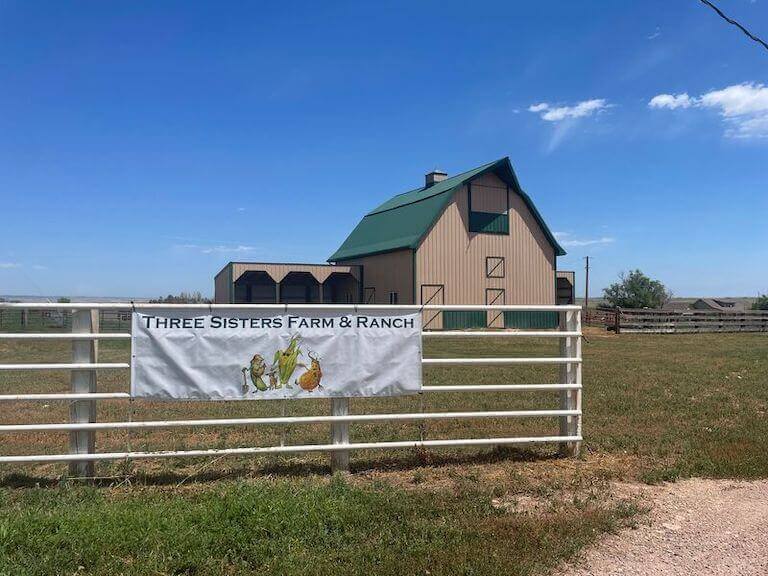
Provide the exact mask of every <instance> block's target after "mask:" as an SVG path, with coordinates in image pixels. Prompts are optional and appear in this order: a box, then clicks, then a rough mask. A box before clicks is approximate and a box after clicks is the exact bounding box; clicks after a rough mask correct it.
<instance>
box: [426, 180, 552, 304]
mask: <svg viewBox="0 0 768 576" xmlns="http://www.w3.org/2000/svg"><path fill="white" fill-rule="evenodd" d="M479 180H480V181H479V182H478V184H480V185H479V186H475V184H473V185H472V202H473V209H479V208H478V205H479V206H486V207H490V206H491V205H492V204H491V203H494V204H495V203H496V202H497V201H498V194H499V190H501V189H502V188H503V190H504V192H505V193H506V189H507V188H506V184H504V183H503V182H502V181H501V180H499V179H498V178H497V177H496V176H495V175H493V174H487V175H484V176H483V178H482V179H479ZM493 188H495V190H493ZM489 190H490V193H491V194H492V195H493V197H492V198H491V199H490V200H488V199H486V198H482V196H483V195H484V192H488V191H489ZM478 203H479V204H478ZM509 205H510V214H509V218H510V222H509V229H510V233H509V235H501V234H476V233H469V231H468V230H469V229H468V218H469V211H468V206H467V190H466V187H462V189H461V190H460V191H459V192H457V194H456V195H455V196H454V199H453V201H452V202H451V203H450V204H449V205H448V206H447V207H446V209H445V211H444V212H443V214H442V216H441V217H440V218H439V219H438V221H437V222H435V224H434V225H433V227H432V229H431V230H430V232H429V234H428V235H427V236H426V237H425V238H424V240H423V241H422V243H421V245H420V246H419V248H418V250H417V252H416V270H417V291H418V290H420V286H421V285H422V284H444V285H445V296H444V302H445V304H484V303H485V297H486V292H485V291H486V288H503V289H504V291H505V292H504V301H505V303H506V304H554V301H555V274H554V271H555V252H554V248H553V247H552V246H551V245H550V243H549V242H548V241H547V239H546V237H545V236H544V233H543V232H542V231H541V228H540V227H539V225H538V223H537V222H536V220H535V218H534V217H533V215H532V214H531V213H530V211H529V210H528V208H527V206H526V205H525V203H524V202H523V199H522V198H521V197H520V196H518V195H517V194H515V193H514V192H510V195H509ZM489 211H490V210H489ZM488 256H502V257H504V259H505V277H504V278H486V273H485V272H486V270H485V259H486V257H488Z"/></svg>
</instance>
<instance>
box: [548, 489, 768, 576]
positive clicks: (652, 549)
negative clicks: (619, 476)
mask: <svg viewBox="0 0 768 576" xmlns="http://www.w3.org/2000/svg"><path fill="white" fill-rule="evenodd" d="M643 493H644V495H645V497H646V498H647V502H648V504H649V505H650V506H652V509H651V512H650V514H649V516H648V517H647V518H645V519H642V520H641V521H640V524H639V526H638V528H637V529H630V530H624V531H622V532H621V533H620V534H616V535H612V536H608V537H606V538H604V539H603V540H601V541H600V542H599V543H598V544H597V545H596V546H594V547H593V548H591V549H589V550H588V551H587V552H586V553H585V554H584V555H583V556H582V557H581V558H580V559H579V560H577V561H576V562H575V563H572V564H570V565H567V566H563V567H561V569H560V571H559V572H558V574H561V575H563V576H564V575H565V574H568V575H571V576H572V575H581V576H584V575H587V574H588V575H592V576H609V575H610V576H614V575H621V576H635V575H638V576H640V575H642V576H656V575H658V576H673V575H674V576H677V575H685V576H690V575H691V574H696V576H721V575H722V576H735V575H742V574H743V575H749V576H758V575H766V574H768V481H757V482H737V481H731V480H701V479H692V480H685V481H681V482H677V483H672V484H666V485H664V486H660V487H651V488H648V489H645V490H643Z"/></svg>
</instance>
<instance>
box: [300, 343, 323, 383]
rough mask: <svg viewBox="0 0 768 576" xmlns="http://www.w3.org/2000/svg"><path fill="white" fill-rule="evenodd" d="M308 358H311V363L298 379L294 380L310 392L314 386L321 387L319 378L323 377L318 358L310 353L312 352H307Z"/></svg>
mask: <svg viewBox="0 0 768 576" xmlns="http://www.w3.org/2000/svg"><path fill="white" fill-rule="evenodd" d="M307 355H308V356H309V359H310V360H312V365H311V366H310V367H309V369H308V370H307V371H306V372H304V374H302V375H301V376H299V379H298V380H296V384H298V385H299V386H300V387H301V389H302V390H305V391H307V392H312V391H313V390H314V389H315V388H322V386H320V380H322V378H323V371H322V369H321V368H320V359H319V358H317V357H316V356H313V355H312V352H308V353H307Z"/></svg>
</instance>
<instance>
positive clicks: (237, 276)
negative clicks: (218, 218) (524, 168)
mask: <svg viewBox="0 0 768 576" xmlns="http://www.w3.org/2000/svg"><path fill="white" fill-rule="evenodd" d="M564 254H565V251H564V250H563V249H562V247H561V246H560V245H559V244H558V242H557V240H556V239H555V237H554V235H553V234H552V232H551V231H550V229H549V227H548V226H547V224H546V223H545V222H544V219H543V218H542V217H541V214H540V213H539V211H538V210H537V209H536V206H534V204H533V201H532V200H531V198H530V197H529V196H528V195H527V194H526V193H525V192H524V191H523V189H522V188H521V187H520V184H519V182H518V180H517V177H516V175H515V172H514V170H513V168H512V164H511V162H510V161H509V158H506V157H505V158H502V159H500V160H496V161H494V162H490V163H488V164H484V165H482V166H479V167H477V168H474V169H472V170H469V171H467V172H463V173H461V174H457V175H455V176H448V174H446V173H445V172H441V171H432V172H429V173H428V174H426V176H425V181H424V183H423V185H421V186H419V187H418V188H416V189H415V190H411V191H409V192H405V193H402V194H398V195H397V196H394V197H392V198H390V199H389V200H387V201H386V202H384V203H383V204H381V205H380V206H378V207H376V208H374V209H373V210H372V211H370V212H369V213H368V214H366V215H365V216H364V217H363V218H362V220H361V221H360V222H359V223H358V225H357V226H356V227H355V228H354V230H352V232H351V233H350V234H349V236H348V237H347V239H346V240H345V241H344V242H343V243H342V245H341V246H340V247H339V248H338V250H336V252H334V253H333V254H332V255H331V256H330V257H329V258H328V264H276V263H256V262H230V263H229V264H227V265H226V266H225V267H224V268H223V269H222V270H221V271H220V272H219V273H218V274H217V275H216V278H215V301H216V302H221V303H273V302H279V303H283V302H285V303H328V302H331V303H369V304H459V305H461V304H555V303H567V301H571V302H572V300H573V274H572V273H570V274H568V273H562V272H561V273H559V274H558V273H557V257H558V256H562V255H564ZM569 287H570V293H569V292H568V289H569ZM427 321H428V323H429V325H428V326H426V327H428V328H474V327H486V326H487V327H497V328H502V327H508V328H509V327H514V328H528V327H532V328H535V327H548V326H550V325H552V324H553V323H555V322H556V321H557V319H556V317H555V316H554V315H553V314H552V313H535V312H527V313H518V312H505V313H503V314H500V313H490V312H488V313H486V312H479V313H478V312H470V311H466V312H462V311H450V312H449V311H445V312H442V313H436V314H433V315H432V316H431V317H430V318H427V319H425V323H426V322H427Z"/></svg>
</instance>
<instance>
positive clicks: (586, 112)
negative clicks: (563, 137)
mask: <svg viewBox="0 0 768 576" xmlns="http://www.w3.org/2000/svg"><path fill="white" fill-rule="evenodd" d="M608 107H609V104H608V103H607V102H606V101H605V99H603V98H594V99H592V100H584V101H582V102H578V103H577V104H575V105H573V106H554V107H553V106H552V105H550V104H549V103H547V102H540V103H539V104H533V105H531V106H529V107H528V111H529V112H533V113H537V114H538V113H540V114H539V116H540V117H541V119H542V120H546V121H547V122H559V121H561V120H566V119H568V118H584V117H586V116H591V115H592V114H595V113H596V112H600V111H601V110H604V109H605V108H608Z"/></svg>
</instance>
